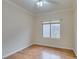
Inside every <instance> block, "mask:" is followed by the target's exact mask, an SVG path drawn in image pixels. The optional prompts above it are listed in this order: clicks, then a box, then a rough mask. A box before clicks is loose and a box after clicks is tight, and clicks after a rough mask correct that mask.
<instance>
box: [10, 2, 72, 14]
mask: <svg viewBox="0 0 79 59" xmlns="http://www.w3.org/2000/svg"><path fill="white" fill-rule="evenodd" d="M11 1H12V2H14V3H16V4H17V5H19V6H21V7H23V8H24V9H26V10H28V11H30V12H32V13H46V12H51V11H58V10H63V9H70V8H73V0H46V1H47V2H48V3H49V4H48V5H46V6H44V7H40V8H38V7H37V6H35V1H36V0H11Z"/></svg>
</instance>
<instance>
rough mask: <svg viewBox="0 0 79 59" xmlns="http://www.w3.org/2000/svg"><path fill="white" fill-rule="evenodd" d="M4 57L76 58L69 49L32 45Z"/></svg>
mask: <svg viewBox="0 0 79 59" xmlns="http://www.w3.org/2000/svg"><path fill="white" fill-rule="evenodd" d="M5 59H76V56H75V55H74V53H73V51H71V50H67V49H60V48H51V47H46V46H41V45H32V46H30V47H29V48H26V49H24V50H22V51H19V52H17V53H15V54H13V55H11V56H9V57H7V58H5Z"/></svg>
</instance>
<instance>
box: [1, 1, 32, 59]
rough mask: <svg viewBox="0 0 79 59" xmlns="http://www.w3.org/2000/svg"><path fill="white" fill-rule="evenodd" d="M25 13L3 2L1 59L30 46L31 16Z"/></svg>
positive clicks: (13, 5)
mask: <svg viewBox="0 0 79 59" xmlns="http://www.w3.org/2000/svg"><path fill="white" fill-rule="evenodd" d="M27 12H28V11H27ZM27 12H26V11H24V10H23V9H21V8H19V7H18V6H16V5H15V4H13V3H11V2H10V1H8V0H3V17H2V18H3V20H2V21H3V24H2V25H3V28H2V29H3V31H2V35H3V37H2V38H3V39H2V44H3V56H2V57H3V58H4V57H6V56H9V55H10V54H12V53H14V52H17V51H19V50H21V49H23V48H26V47H28V46H30V45H31V44H32V43H31V39H32V28H33V16H32V15H31V14H29V13H27Z"/></svg>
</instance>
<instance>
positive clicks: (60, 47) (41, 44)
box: [35, 43, 73, 50]
mask: <svg viewBox="0 0 79 59" xmlns="http://www.w3.org/2000/svg"><path fill="white" fill-rule="evenodd" d="M35 44H37V45H44V46H50V47H56V48H63V49H68V50H73V48H68V47H58V46H52V45H48V44H41V43H35Z"/></svg>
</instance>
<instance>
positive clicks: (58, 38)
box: [42, 20, 61, 39]
mask: <svg viewBox="0 0 79 59" xmlns="http://www.w3.org/2000/svg"><path fill="white" fill-rule="evenodd" d="M43 24H50V37H43ZM51 24H60V38H61V21H60V20H59V22H56V23H42V37H43V38H44V39H60V38H52V37H51Z"/></svg>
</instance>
